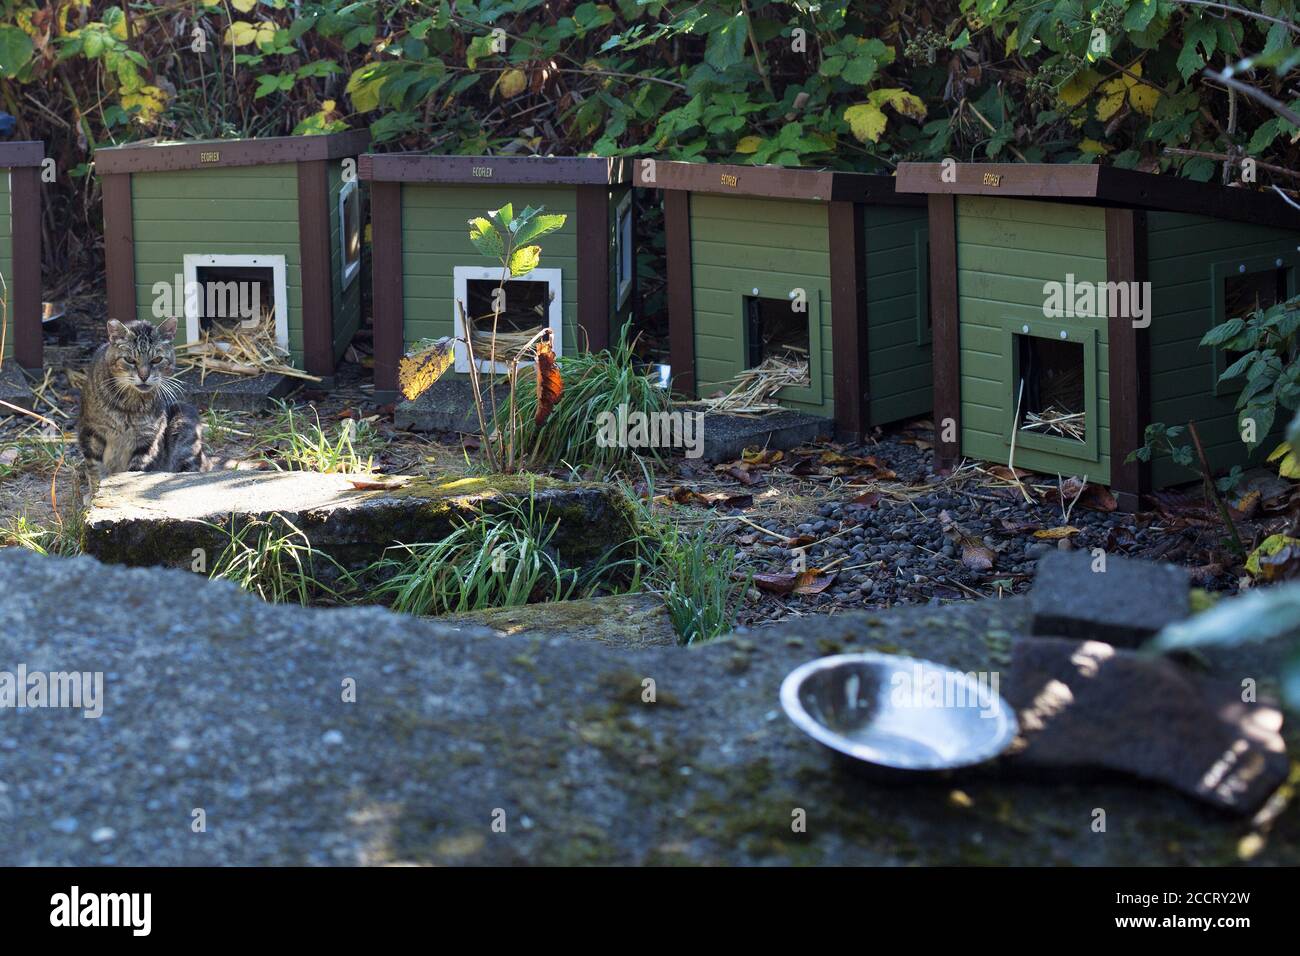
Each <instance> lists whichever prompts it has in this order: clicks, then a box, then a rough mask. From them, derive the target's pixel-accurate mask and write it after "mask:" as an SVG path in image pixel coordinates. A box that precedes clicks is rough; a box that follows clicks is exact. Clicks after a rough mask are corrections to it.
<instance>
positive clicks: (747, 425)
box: [684, 409, 835, 462]
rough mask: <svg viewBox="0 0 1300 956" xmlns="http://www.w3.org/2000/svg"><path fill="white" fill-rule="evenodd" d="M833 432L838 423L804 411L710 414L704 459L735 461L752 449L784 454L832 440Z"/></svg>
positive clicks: (705, 426)
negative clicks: (817, 442) (814, 442)
mask: <svg viewBox="0 0 1300 956" xmlns="http://www.w3.org/2000/svg"><path fill="white" fill-rule="evenodd" d="M684 410H685V409H684ZM834 431H835V423H834V422H832V421H831V420H830V419H829V418H820V417H818V416H816V415H808V414H805V413H803V412H795V411H780V412H769V413H767V414H763V415H753V416H750V415H728V414H725V413H718V412H710V413H706V414H705V416H704V455H703V457H704V460H705V461H714V462H717V461H732V460H734V459H736V458H739V457H740V453H741V452H742V451H744V450H745V449H746V448H751V447H758V448H775V449H780V450H782V451H784V450H786V449H789V448H797V447H798V446H799V445H803V444H806V443H807V442H811V441H815V440H817V439H818V438H821V437H828V438H829V437H830V436H831V435H832V434H833V433H834Z"/></svg>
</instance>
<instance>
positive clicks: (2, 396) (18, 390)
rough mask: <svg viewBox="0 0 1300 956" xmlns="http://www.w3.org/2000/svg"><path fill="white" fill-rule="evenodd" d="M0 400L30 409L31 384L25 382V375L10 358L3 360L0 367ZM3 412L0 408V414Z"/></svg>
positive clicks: (31, 399) (32, 399) (31, 400)
mask: <svg viewBox="0 0 1300 956" xmlns="http://www.w3.org/2000/svg"><path fill="white" fill-rule="evenodd" d="M0 400H3V401H6V402H8V403H9V404H10V405H17V406H18V407H19V408H26V409H27V410H29V411H30V410H31V409H32V404H33V402H34V398H33V397H32V389H31V386H30V385H28V384H27V377H26V376H25V375H23V373H22V370H21V369H20V368H18V366H17V365H14V364H13V360H12V359H10V360H9V361H8V362H5V364H4V368H0ZM4 414H5V412H4V409H3V408H0V416H3V415H4Z"/></svg>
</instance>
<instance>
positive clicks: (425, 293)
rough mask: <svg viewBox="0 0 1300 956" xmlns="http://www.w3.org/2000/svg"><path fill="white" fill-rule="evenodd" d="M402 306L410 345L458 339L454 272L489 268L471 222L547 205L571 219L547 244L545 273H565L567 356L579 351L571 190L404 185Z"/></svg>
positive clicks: (575, 226) (544, 247)
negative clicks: (507, 208) (495, 212)
mask: <svg viewBox="0 0 1300 956" xmlns="http://www.w3.org/2000/svg"><path fill="white" fill-rule="evenodd" d="M401 188H402V304H403V315H404V317H405V323H404V324H405V332H404V336H405V339H404V341H405V344H406V345H407V346H409V345H411V344H412V343H414V342H416V341H418V340H420V339H422V338H440V337H442V336H449V335H451V334H452V333H453V328H454V326H453V316H454V312H453V309H454V308H455V303H454V273H453V270H454V269H455V268H456V266H488V265H491V264H492V263H491V261H490V260H489V259H487V258H485V257H484V256H483V255H481V254H480V253H479V251H478V250H477V249H475V248H474V246H473V244H471V243H470V241H469V226H468V225H467V223H468V221H469V220H470V219H471V218H473V217H476V216H482V215H483V214H484V213H485V212H487V211H488V210H490V209H498V208H500V207H501V206H504V205H505V204H506V203H514V204H515V205H516V206H517V207H518V208H523V205H525V204H527V205H532V206H543V207H544V208H545V210H546V212H547V213H564V214H565V215H567V216H568V219H567V220H566V221H565V223H564V226H563V228H561V229H560V230H559V231H557V232H553V233H550V234H549V235H547V236H544V237H542V239H541V240H540V245H541V247H542V259H541V263H540V266H539V267H540V268H543V269H560V270H562V273H563V274H562V278H561V292H560V294H561V297H562V303H561V305H562V312H563V320H564V337H563V351H564V353H565V354H569V355H572V354H574V352H576V350H577V346H578V339H577V315H578V313H577V302H578V224H577V194H576V192H575V191H574V188H573V187H572V186H528V187H527V188H526V189H524V188H521V187H519V186H499V187H498V186H487V185H483V186H477V185H447V184H441V183H430V184H424V183H413V182H408V183H404V184H403V185H402V187H401Z"/></svg>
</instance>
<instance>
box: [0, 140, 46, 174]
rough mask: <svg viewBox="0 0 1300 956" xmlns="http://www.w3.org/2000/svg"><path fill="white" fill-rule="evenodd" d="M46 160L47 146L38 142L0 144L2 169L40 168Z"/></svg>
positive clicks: (26, 141) (0, 164)
mask: <svg viewBox="0 0 1300 956" xmlns="http://www.w3.org/2000/svg"><path fill="white" fill-rule="evenodd" d="M44 160H45V144H44V143H42V142H39V141H36V140H24V141H22V142H18V143H0V168H3V169H14V168H15V167H18V166H39V165H40V164H41V163H42V162H43V161H44Z"/></svg>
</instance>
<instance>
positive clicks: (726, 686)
mask: <svg viewBox="0 0 1300 956" xmlns="http://www.w3.org/2000/svg"><path fill="white" fill-rule="evenodd" d="M0 594H3V595H5V596H6V597H7V598H9V600H8V601H7V602H6V621H5V627H3V628H0V661H2V662H7V663H4V664H0V667H5V668H8V669H9V670H12V669H13V668H14V667H15V666H16V665H15V663H14V662H26V663H27V665H28V667H29V669H30V670H31V671H36V670H42V671H89V672H97V671H98V672H102V673H103V674H104V682H103V694H102V697H101V698H100V701H101V703H102V705H103V712H102V717H101V718H98V719H86V718H85V717H83V716H82V711H81V710H78V709H75V708H69V707H63V708H49V709H46V710H43V711H41V712H40V713H39V714H36V713H26V714H24V713H15V714H11V715H6V716H5V717H4V718H3V719H0V754H2V755H3V760H4V772H5V782H6V784H7V785H8V787H9V790H8V792H7V793H6V794H4V796H5V798H6V799H4V800H0V806H3V808H4V812H5V815H4V826H0V860H3V861H4V862H5V863H6V864H8V865H13V866H30V865H42V866H68V865H75V866H113V865H133V866H141V865H149V866H172V865H186V866H235V865H240V866H268V865H292V866H320V865H330V864H403V863H414V864H484V865H503V864H514V863H520V864H524V863H527V864H533V865H541V866H546V865H551V866H554V865H563V864H574V863H591V864H653V863H657V864H672V863H689V864H746V865H748V864H759V863H768V864H778V865H780V864H791V863H804V864H813V863H823V864H829V865H860V864H874V865H898V864H934V865H975V864H1020V865H1047V864H1050V865H1065V864H1068V865H1074V866H1097V865H1110V866H1123V865H1135V864H1141V865H1165V866H1168V865H1212V864H1236V863H1241V862H1243V861H1248V862H1251V863H1255V864H1272V865H1295V864H1297V863H1300V812H1297V806H1296V803H1295V801H1292V802H1291V803H1290V804H1289V805H1288V806H1286V808H1285V809H1284V810H1281V812H1280V814H1279V815H1278V816H1277V817H1276V818H1275V819H1273V820H1272V821H1271V825H1266V826H1265V827H1264V828H1263V829H1262V830H1260V829H1257V828H1256V826H1255V824H1253V823H1252V822H1251V821H1249V820H1247V819H1243V818H1239V817H1233V816H1229V815H1226V814H1224V813H1222V812H1220V811H1219V810H1218V809H1217V808H1215V807H1212V806H1210V805H1208V804H1206V803H1204V802H1201V801H1197V800H1192V799H1189V798H1188V797H1186V796H1184V795H1183V794H1180V793H1178V792H1177V791H1175V790H1173V789H1171V788H1168V787H1153V786H1151V785H1149V784H1144V783H1141V782H1140V781H1137V780H1135V779H1133V778H1132V777H1115V776H1109V775H1106V776H1100V775H1099V776H1096V777H1092V776H1088V777H1083V778H1079V779H1076V778H1073V777H1072V778H1070V779H1068V780H1067V779H1065V778H1062V777H1059V776H1057V775H1052V776H1051V777H1049V778H1048V779H1047V780H1021V779H1019V778H1018V777H1012V776H1008V777H1003V776H1001V775H1000V774H996V773H988V774H979V775H974V774H972V775H971V776H969V777H966V776H958V777H954V778H953V779H951V780H925V781H918V782H916V783H915V784H911V785H907V784H898V783H892V782H885V781H877V780H875V779H873V778H871V777H870V776H867V775H865V774H861V773H858V772H857V770H856V768H849V767H846V766H844V765H843V764H842V763H840V762H838V761H836V760H833V759H832V758H831V756H830V755H829V754H828V753H826V752H825V751H824V750H823V749H822V748H821V747H819V746H818V745H817V744H816V743H814V742H813V741H812V740H810V739H809V738H807V737H805V736H804V735H803V734H802V733H800V732H799V731H798V730H797V729H795V727H794V725H793V724H791V723H790V721H788V720H787V719H786V718H785V717H784V716H783V715H782V713H781V709H780V705H779V703H778V701H779V688H780V686H781V681H782V679H783V678H784V677H785V675H786V674H787V673H789V672H790V670H791V669H792V668H794V667H796V666H798V665H800V664H803V663H805V662H807V661H809V660H811V659H812V658H814V657H817V656H819V655H821V654H827V653H837V652H845V651H860V650H875V651H886V652H887V651H890V650H891V649H892V650H894V651H899V652H904V653H907V654H909V655H916V656H922V657H926V658H929V659H933V660H937V661H940V662H942V663H946V664H950V665H952V666H955V667H958V668H960V669H962V670H963V671H977V672H979V671H993V670H997V669H1000V668H1002V667H1005V666H1007V665H1006V664H1005V663H1003V662H1004V661H1005V660H1007V655H1008V654H1009V651H1010V649H1011V648H1013V647H1014V645H1015V644H1016V642H1017V640H1018V639H1019V638H1021V637H1023V636H1024V635H1025V634H1026V633H1027V631H1028V625H1029V619H1030V608H1029V605H1028V603H1027V602H1025V601H1022V600H1021V599H1018V598H1017V599H1010V600H1005V601H987V602H975V601H966V602H960V603H957V604H953V605H948V606H944V607H934V608H930V607H924V608H901V609H894V610H889V611H880V612H878V613H876V614H836V615H833V616H830V617H815V616H809V617H803V618H798V619H794V620H791V621H788V622H785V623H783V624H779V625H776V626H773V627H770V628H764V629H760V630H755V631H752V632H750V633H748V634H737V635H734V636H732V637H730V638H724V639H721V640H718V641H714V642H712V643H709V644H705V645H703V646H699V647H685V648H682V647H644V648H637V647H612V646H608V645H606V644H603V643H600V642H597V641H582V640H579V641H575V640H571V639H569V638H567V637H565V636H560V635H555V636H517V637H510V638H502V637H499V636H497V635H495V634H493V633H492V631H489V630H486V629H484V628H480V627H473V626H469V625H460V626H452V625H451V624H449V623H448V622H444V621H436V620H433V621H430V620H421V619H419V618H415V617H410V616H406V615H400V614H394V613H392V612H390V611H388V610H386V609H384V608H377V607H365V608H362V607H350V608H341V609H321V608H301V607H296V606H277V605H270V604H264V603H262V602H261V601H259V600H257V598H255V597H253V596H252V595H250V594H247V593H245V592H242V591H240V590H239V589H238V588H236V587H235V586H234V585H233V584H231V583H229V582H226V581H206V580H201V579H199V578H197V577H196V576H194V575H191V574H188V573H185V572H181V571H175V570H169V569H161V568H125V567H114V566H107V565H103V564H100V563H99V562H96V561H94V560H93V559H91V558H86V557H78V558H72V559H66V558H50V557H41V556H37V555H34V554H31V553H30V552H26V551H22V550H21V549H18V548H7V549H0ZM1266 649H1267V648H1266V647H1265V646H1264V645H1254V646H1252V647H1241V648H1235V649H1230V650H1227V649H1226V650H1225V652H1224V654H1223V655H1220V654H1213V655H1210V656H1208V657H1207V659H1206V666H1208V667H1209V668H1210V669H1211V671H1210V672H1211V673H1212V674H1215V675H1217V676H1219V677H1221V678H1224V679H1233V680H1235V681H1239V680H1240V675H1242V674H1248V675H1265V674H1271V673H1276V670H1275V669H1272V668H1273V666H1274V665H1273V663H1272V661H1271V660H1269V659H1266V658H1265V657H1263V656H1262V652H1263V651H1265V650H1266ZM1274 650H1276V651H1277V652H1278V655H1279V658H1281V657H1283V656H1284V655H1285V654H1286V653H1289V651H1288V649H1287V648H1286V647H1285V646H1279V647H1277V648H1275V649H1274ZM346 678H350V679H351V680H352V681H353V682H354V686H355V688H356V703H347V702H345V701H346V698H343V699H341V698H340V689H341V686H344V685H343V683H342V682H344V680H345V679H346ZM648 681H653V688H654V693H653V695H649V694H647V691H648V690H649V689H650V686H651V685H650V684H648V683H647V682H648ZM1283 730H1284V732H1286V733H1287V734H1289V735H1291V737H1292V741H1293V745H1294V736H1295V732H1294V730H1293V729H1291V728H1290V722H1288V724H1287V725H1286V726H1284V728H1283ZM1135 736H1141V733H1138V734H1135ZM52 765H53V766H57V768H58V769H59V771H60V772H59V773H51V772H50V768H51V766H52ZM69 781H75V782H76V784H77V785H76V786H70V785H69ZM196 806H203V807H205V808H206V809H207V812H208V818H207V819H208V830H207V833H206V834H203V835H200V836H197V837H196V835H195V834H193V833H191V832H190V829H189V827H188V826H187V824H188V822H189V820H190V814H191V811H192V810H193V809H194V807H196ZM1099 807H1100V808H1104V809H1105V811H1106V823H1107V830H1106V832H1105V833H1098V832H1097V830H1096V829H1095V826H1094V821H1095V820H1096V819H1097V817H1096V809H1097V808H1099ZM799 810H802V811H803V813H804V815H805V816H806V821H807V827H806V828H796V827H793V826H792V822H793V821H794V820H795V819H797V818H798V815H797V814H796V811H799ZM501 811H504V814H505V816H504V818H503V819H504V822H505V824H506V828H505V831H504V832H494V830H493V821H494V820H495V819H499V818H501ZM178 821H179V823H178ZM106 828H107V831H108V837H107V838H105V832H104V831H105V829H106ZM1243 848H1246V849H1245V850H1243Z"/></svg>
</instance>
